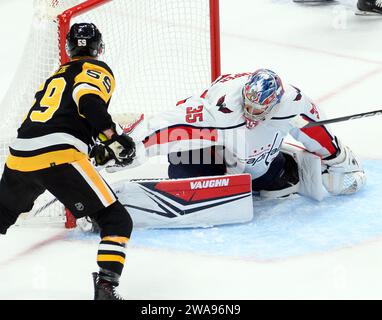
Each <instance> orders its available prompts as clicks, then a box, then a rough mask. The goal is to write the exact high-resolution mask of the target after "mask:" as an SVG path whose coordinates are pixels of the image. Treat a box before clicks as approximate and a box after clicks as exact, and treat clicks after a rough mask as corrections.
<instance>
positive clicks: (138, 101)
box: [0, 0, 220, 226]
mask: <svg viewBox="0 0 382 320" xmlns="http://www.w3.org/2000/svg"><path fill="white" fill-rule="evenodd" d="M33 6H34V13H33V18H32V25H31V28H30V33H29V37H28V40H27V43H26V47H25V49H24V53H23V55H22V58H21V62H20V64H19V67H18V70H17V71H16V75H15V78H14V80H13V82H12V83H11V85H10V87H9V89H8V91H7V93H6V94H5V97H4V99H3V101H2V104H1V106H2V110H3V114H4V115H6V118H5V119H2V124H1V129H0V131H1V137H2V146H1V150H2V154H1V162H2V163H1V168H2V167H3V163H4V161H5V159H6V156H7V154H8V146H9V143H10V142H11V140H12V139H13V138H14V137H16V134H17V131H16V130H17V128H18V126H19V125H20V124H21V121H22V119H23V116H24V115H25V114H26V113H27V111H28V110H29V109H30V107H31V105H32V102H33V99H34V94H35V92H36V90H37V88H38V87H39V86H40V85H41V84H42V83H43V82H44V81H45V80H46V79H47V78H48V77H49V76H50V75H51V74H53V72H54V71H55V70H57V68H58V67H59V65H60V64H63V63H66V62H67V61H68V60H69V59H68V56H67V54H66V49H65V45H66V34H67V32H68V31H69V29H70V26H71V25H72V24H73V23H78V22H93V23H94V24H95V25H96V26H97V27H98V28H99V30H100V32H101V33H102V36H103V41H104V43H105V52H104V54H103V55H102V56H101V57H100V58H99V59H100V60H103V61H105V62H106V63H107V64H108V65H109V66H110V67H111V69H112V70H113V73H114V75H115V79H116V90H115V93H114V95H113V97H112V99H111V103H110V109H109V111H110V113H111V114H112V115H117V114H121V113H122V114H126V113H133V114H141V113H146V114H147V113H149V114H150V113H151V114H152V113H156V112H160V111H164V110H168V109H171V108H173V107H174V106H175V104H176V102H177V101H179V100H181V99H183V98H185V97H188V96H190V95H192V94H197V93H199V92H200V93H201V92H202V90H204V89H205V88H206V87H207V86H208V85H209V84H210V83H211V81H213V80H215V79H216V78H217V77H218V76H219V75H220V38H219V0H87V1H78V0H34V3H33ZM0 170H2V169H0ZM52 199H53V197H52V195H50V194H49V193H48V192H46V193H45V194H43V195H42V196H40V198H39V199H38V200H37V201H36V203H35V206H34V209H33V211H32V212H30V213H25V214H22V215H21V218H20V219H19V221H26V220H28V221H32V222H38V223H40V222H41V220H43V221H44V222H47V223H48V222H54V223H56V222H57V221H58V222H60V223H61V222H64V221H65V219H64V217H65V215H64V214H62V213H63V212H64V208H63V207H62V206H61V205H60V204H59V203H58V201H53V204H51V203H52ZM44 206H46V208H45V209H43V210H38V209H39V208H40V209H41V208H44ZM36 210H38V211H39V212H38V214H35V213H36ZM33 212H35V213H33ZM32 217H33V219H31V218H32ZM19 223H21V222H19ZM69 226H71V224H69Z"/></svg>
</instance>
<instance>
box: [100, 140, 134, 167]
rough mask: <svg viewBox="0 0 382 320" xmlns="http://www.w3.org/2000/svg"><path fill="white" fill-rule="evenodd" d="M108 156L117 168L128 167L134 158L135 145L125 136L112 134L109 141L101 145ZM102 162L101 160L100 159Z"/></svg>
mask: <svg viewBox="0 0 382 320" xmlns="http://www.w3.org/2000/svg"><path fill="white" fill-rule="evenodd" d="M103 145H104V147H105V149H106V151H107V153H108V155H107V156H106V157H108V158H109V160H110V159H114V160H115V164H117V165H119V166H128V165H129V164H130V163H132V162H133V160H134V157H135V143H134V141H133V139H131V138H130V137H129V136H128V135H127V134H125V133H122V134H121V135H119V134H116V133H115V134H113V135H112V137H111V139H110V140H107V141H105V142H104V143H103ZM101 160H102V159H101Z"/></svg>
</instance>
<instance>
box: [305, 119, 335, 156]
mask: <svg viewBox="0 0 382 320" xmlns="http://www.w3.org/2000/svg"><path fill="white" fill-rule="evenodd" d="M303 118H304V119H305V120H307V121H309V122H312V120H311V119H309V118H308V117H304V116H303ZM300 130H301V131H302V132H304V133H305V134H306V135H307V136H308V137H309V138H311V139H313V140H316V141H317V142H318V143H319V144H320V145H321V146H322V147H323V148H325V149H326V150H328V151H329V153H330V154H334V153H335V152H337V148H336V146H335V144H334V143H333V137H332V136H331V135H330V134H329V132H328V131H327V130H326V129H325V128H324V127H323V126H316V127H311V128H302V129H300Z"/></svg>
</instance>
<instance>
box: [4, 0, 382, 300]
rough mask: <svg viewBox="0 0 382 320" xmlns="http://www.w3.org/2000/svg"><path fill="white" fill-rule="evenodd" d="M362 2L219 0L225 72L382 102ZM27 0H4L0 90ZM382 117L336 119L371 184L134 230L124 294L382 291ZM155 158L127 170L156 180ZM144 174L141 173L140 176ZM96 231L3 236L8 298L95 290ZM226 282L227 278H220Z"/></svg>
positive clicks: (24, 25) (369, 106)
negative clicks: (215, 221) (246, 218)
mask: <svg viewBox="0 0 382 320" xmlns="http://www.w3.org/2000/svg"><path fill="white" fill-rule="evenodd" d="M355 3H356V0H339V1H336V3H335V4H333V5H326V6H316V5H314V6H313V5H301V4H295V3H293V2H292V1H291V0H237V1H233V0H224V1H221V15H222V16H221V24H222V25H221V31H222V72H223V73H227V72H242V71H248V70H254V69H256V68H258V67H267V68H270V69H273V70H275V71H276V72H278V73H279V74H280V75H281V76H282V78H283V79H284V80H285V81H287V82H290V83H292V84H294V85H296V86H297V87H299V88H300V89H302V90H303V91H305V92H306V93H307V94H308V95H310V96H311V98H313V99H314V100H316V101H318V103H319V105H320V106H321V108H322V109H323V110H324V111H325V112H326V114H327V115H328V116H329V117H338V116H342V115H347V114H352V113H359V112H366V111H369V110H375V109H381V100H380V93H379V90H380V84H381V83H382V58H381V55H380V53H381V52H382V43H381V41H378V39H379V38H380V35H381V32H382V18H380V17H359V16H355V15H354V13H353V11H354V9H355ZM31 12H32V1H31V0H28V1H26V0H12V1H1V2H0V23H1V27H2V28H0V36H1V38H2V43H5V44H7V45H6V46H2V47H1V49H0V70H1V71H2V72H1V77H0V99H1V98H2V96H3V95H4V94H5V91H6V89H7V86H8V84H9V83H10V80H11V79H12V76H13V74H14V71H15V67H16V66H17V65H18V59H20V57H21V52H22V48H23V45H24V43H25V41H27V39H26V35H27V33H28V31H29V23H30V14H31ZM381 121H382V117H380V116H376V117H373V118H367V119H362V120H353V121H348V122H344V123H339V124H335V125H332V126H331V128H332V130H333V131H334V132H335V134H336V135H338V136H339V137H340V138H341V139H342V140H343V141H344V142H345V143H346V144H348V145H349V146H350V147H351V148H352V149H353V150H354V151H355V152H356V153H358V154H359V155H360V157H361V158H362V159H363V160H364V164H365V168H366V172H367V175H368V183H367V186H366V187H365V188H364V189H363V190H362V191H361V192H359V193H358V194H356V195H353V196H346V197H345V196H343V197H329V198H326V199H325V200H324V201H322V202H321V203H317V202H314V201H312V200H308V199H305V198H302V197H296V198H294V199H285V200H276V201H275V200H272V201H267V202H265V203H264V202H261V203H260V202H254V206H255V217H254V219H253V221H252V222H251V223H248V224H243V225H231V226H224V227H218V228H208V229H187V230H134V232H133V235H132V239H131V242H130V246H129V250H128V253H127V263H126V269H125V271H124V274H123V277H122V281H121V287H120V292H121V294H122V295H125V296H127V297H128V298H131V299H269V298H270V299H279V298H281V299H284V298H289V299H314V298H318V299H321V298H322V299H336V298H345V299H346V298H350V299H354V298H356V299H357V298H360V299H368V298H372V299H381V298H382V278H381V277H380V270H382V256H381V252H382V240H381V239H382V237H381V236H382V200H381V199H380V194H381V193H382V150H381V139H382V128H381V123H382V122H381ZM151 165H152V164H151V163H149V164H147V165H145V166H143V167H142V168H137V169H136V170H133V171H132V172H131V173H130V175H132V176H134V175H136V174H138V175H139V174H140V173H143V172H144V173H145V174H146V176H145V177H150V175H151V173H152V175H154V172H151V173H150V168H151ZM135 177H137V176H135ZM97 246H98V238H97V237H96V236H95V235H91V234H84V233H81V232H79V231H77V230H75V231H68V230H62V229H59V228H53V229H52V228H20V227H14V228H12V229H10V230H9V232H8V234H7V236H6V237H2V236H1V237H0V252H1V254H0V270H1V273H2V281H1V286H0V299H91V298H92V283H91V278H90V273H91V272H92V271H94V270H96V267H97V266H96V262H95V256H96V251H97ZM222 279H224V281H222Z"/></svg>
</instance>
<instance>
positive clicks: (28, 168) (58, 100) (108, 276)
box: [0, 23, 135, 300]
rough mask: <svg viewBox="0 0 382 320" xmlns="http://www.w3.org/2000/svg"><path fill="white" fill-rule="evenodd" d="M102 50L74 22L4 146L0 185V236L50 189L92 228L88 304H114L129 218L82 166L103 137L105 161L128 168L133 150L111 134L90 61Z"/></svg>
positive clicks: (107, 87)
mask: <svg viewBox="0 0 382 320" xmlns="http://www.w3.org/2000/svg"><path fill="white" fill-rule="evenodd" d="M103 49H104V44H103V41H102V35H101V33H100V32H99V30H98V29H97V27H96V26H95V25H94V24H89V23H80V24H74V25H73V26H72V27H71V29H70V31H69V33H68V35H67V52H68V55H69V57H70V62H68V63H66V64H64V65H62V66H60V68H59V69H58V70H57V71H56V72H55V73H54V74H53V75H52V76H51V77H50V78H48V79H47V80H46V81H45V82H44V83H43V84H42V85H41V86H40V88H39V89H38V91H37V93H36V95H35V100H34V102H33V105H32V107H31V109H30V110H29V112H28V114H27V115H26V117H25V119H24V121H23V122H22V124H21V126H20V128H19V129H18V135H17V138H16V139H15V141H14V142H13V143H12V144H11V145H10V155H9V156H8V158H7V161H6V164H5V166H4V172H3V176H2V179H1V181H0V233H1V234H5V233H6V231H7V229H8V228H9V227H10V226H12V225H13V224H14V223H15V222H16V220H17V218H18V216H19V215H20V214H21V213H23V212H28V211H30V210H31V209H32V207H33V204H34V201H35V200H36V198H37V197H38V196H39V195H40V194H42V193H43V192H44V191H45V190H48V191H50V192H51V193H52V194H53V195H54V196H55V197H56V198H57V199H58V200H59V201H60V202H62V203H63V204H64V205H65V207H67V208H68V209H69V210H70V211H71V212H72V214H73V215H74V216H75V217H76V218H80V217H84V216H89V217H91V218H92V219H94V220H95V221H96V222H97V224H98V225H99V227H100V236H101V242H100V245H99V250H98V255H97V263H98V266H99V268H100V270H99V272H95V273H93V280H94V286H95V295H94V298H95V299H106V300H115V299H119V298H120V296H119V295H118V294H117V293H116V292H115V287H116V286H118V284H119V278H120V275H121V273H122V270H123V267H124V261H125V247H126V243H127V242H128V240H129V238H130V234H131V231H132V220H131V218H130V215H129V213H128V212H127V211H126V209H125V208H124V207H123V206H122V205H121V203H120V202H119V201H118V199H117V198H116V196H115V194H114V193H113V191H112V190H111V189H110V187H109V186H108V185H107V183H106V182H105V181H104V180H103V179H102V177H101V176H100V175H99V174H98V172H97V171H96V170H95V169H94V167H93V166H92V164H91V162H90V161H89V156H88V154H89V151H90V148H91V146H92V144H93V141H94V139H95V137H97V136H98V135H100V134H103V136H105V137H106V138H107V141H106V142H105V144H106V145H107V150H108V151H109V152H108V156H109V157H112V158H114V160H115V161H116V162H117V163H118V164H120V165H127V164H129V163H131V161H132V160H133V158H134V156H135V144H134V142H133V141H132V139H131V138H130V137H129V136H127V135H126V134H123V133H121V134H119V133H118V130H117V127H116V125H115V124H114V123H113V121H112V118H111V116H110V114H109V113H108V106H109V103H110V99H111V97H112V94H113V91H114V87H115V80H114V76H113V72H112V71H111V69H110V68H109V67H108V66H107V64H106V63H104V62H101V61H99V60H97V58H98V56H99V55H100V54H101V53H102V51H103Z"/></svg>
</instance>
